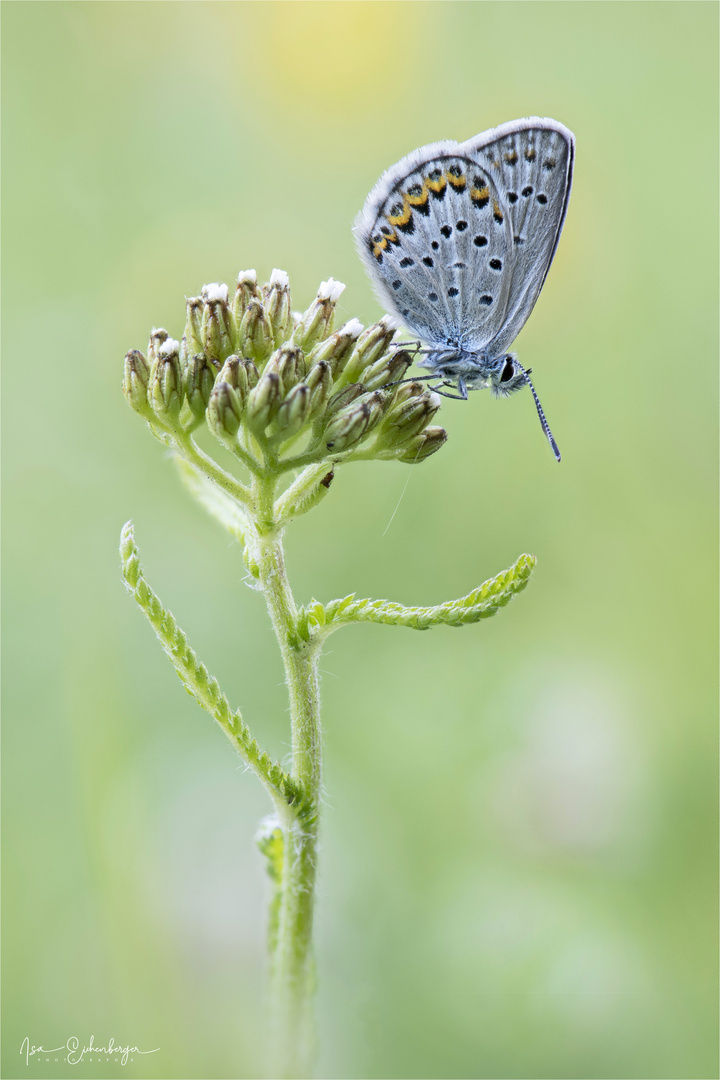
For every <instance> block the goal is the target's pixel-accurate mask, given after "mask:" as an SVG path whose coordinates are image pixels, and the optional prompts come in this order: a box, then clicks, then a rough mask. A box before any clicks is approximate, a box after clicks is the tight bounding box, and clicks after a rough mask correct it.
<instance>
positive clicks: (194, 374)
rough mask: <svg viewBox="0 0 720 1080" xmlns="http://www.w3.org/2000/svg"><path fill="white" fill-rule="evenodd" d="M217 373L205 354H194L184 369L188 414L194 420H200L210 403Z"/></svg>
mask: <svg viewBox="0 0 720 1080" xmlns="http://www.w3.org/2000/svg"><path fill="white" fill-rule="evenodd" d="M216 375H217V371H216V369H215V367H214V366H213V365H212V364H211V363H210V361H209V360H208V358H207V356H205V353H196V354H195V356H191V357H190V359H189V360H188V363H187V367H186V368H185V397H186V399H187V403H188V406H189V408H190V412H191V413H192V414H193V416H194V417H195V419H196V420H202V418H203V417H204V415H205V410H206V409H207V407H208V404H209V402H210V395H211V394H212V389H213V386H214V385H215V377H216Z"/></svg>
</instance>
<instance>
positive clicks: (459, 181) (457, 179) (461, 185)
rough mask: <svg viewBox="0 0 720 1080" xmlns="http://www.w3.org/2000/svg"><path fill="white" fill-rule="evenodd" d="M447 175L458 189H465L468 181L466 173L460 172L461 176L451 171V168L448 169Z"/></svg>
mask: <svg viewBox="0 0 720 1080" xmlns="http://www.w3.org/2000/svg"><path fill="white" fill-rule="evenodd" d="M445 176H446V177H447V178H448V181H449V183H451V184H452V186H453V187H454V188H455V190H456V191H464V189H465V184H466V183H467V179H466V177H465V173H460V175H459V176H456V175H455V173H453V172H450V170H449V169H448V171H447V172H446V173H445Z"/></svg>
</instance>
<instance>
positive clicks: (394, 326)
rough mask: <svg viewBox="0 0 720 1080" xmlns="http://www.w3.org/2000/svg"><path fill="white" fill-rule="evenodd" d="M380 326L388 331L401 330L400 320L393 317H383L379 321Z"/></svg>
mask: <svg viewBox="0 0 720 1080" xmlns="http://www.w3.org/2000/svg"><path fill="white" fill-rule="evenodd" d="M379 325H380V326H384V327H385V329H386V330H393V331H394V330H398V329H399V328H400V320H399V319H393V317H392V315H383V317H382V319H380V320H379Z"/></svg>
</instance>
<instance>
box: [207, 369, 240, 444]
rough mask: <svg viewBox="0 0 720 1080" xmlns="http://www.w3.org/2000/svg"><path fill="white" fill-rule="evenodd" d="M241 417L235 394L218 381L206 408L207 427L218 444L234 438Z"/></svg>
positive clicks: (230, 387)
mask: <svg viewBox="0 0 720 1080" xmlns="http://www.w3.org/2000/svg"><path fill="white" fill-rule="evenodd" d="M241 417H242V406H241V404H240V401H239V399H238V394H237V392H236V391H235V390H233V388H232V386H229V385H228V384H227V383H226V382H223V381H222V380H220V379H218V381H217V382H216V383H215V386H214V388H213V392H212V394H211V395H210V403H209V404H208V408H207V422H208V427H209V428H210V430H211V431H212V433H213V434H214V435H215V436H216V437H217V438H218V439H219V440H220V442H227V441H228V440H229V439H230V440H232V439H234V438H235V435H236V434H237V430H238V428H239V427H240V420H241Z"/></svg>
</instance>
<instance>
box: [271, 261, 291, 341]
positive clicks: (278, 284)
mask: <svg viewBox="0 0 720 1080" xmlns="http://www.w3.org/2000/svg"><path fill="white" fill-rule="evenodd" d="M264 306H265V310H266V312H267V315H268V318H269V320H270V324H271V326H272V328H273V334H274V339H275V345H276V346H277V345H279V344H280V343H281V342H282V341H285V339H286V338H287V336H288V334H289V332H290V328H291V326H292V313H291V310H290V282H289V280H288V276H287V274H286V273H285V271H284V270H273V272H272V274H271V275H270V283H269V287H268V291H267V296H266V297H265V301H264Z"/></svg>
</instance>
